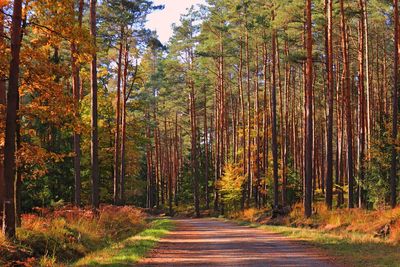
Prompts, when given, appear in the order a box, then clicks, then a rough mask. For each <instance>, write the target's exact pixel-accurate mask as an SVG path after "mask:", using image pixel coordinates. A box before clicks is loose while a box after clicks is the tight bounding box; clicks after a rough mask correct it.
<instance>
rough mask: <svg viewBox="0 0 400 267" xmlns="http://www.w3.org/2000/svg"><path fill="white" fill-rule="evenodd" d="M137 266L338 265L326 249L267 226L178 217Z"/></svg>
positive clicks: (320, 266)
mask: <svg viewBox="0 0 400 267" xmlns="http://www.w3.org/2000/svg"><path fill="white" fill-rule="evenodd" d="M175 222H176V229H175V230H173V231H172V232H171V233H170V234H168V235H167V236H166V237H165V238H162V239H161V241H160V243H159V245H158V246H157V247H156V248H155V249H153V251H151V252H150V254H149V255H148V257H147V258H145V259H143V260H141V261H140V262H139V263H138V266H190V265H195V266H318V267H323V266H338V265H337V264H334V259H333V258H331V257H329V256H327V254H325V253H324V252H323V251H321V250H319V249H317V248H315V247H313V246H310V245H307V244H303V243H300V242H297V241H295V240H293V239H291V238H288V237H285V236H284V235H281V234H276V233H274V232H272V231H265V229H263V230H261V229H257V228H251V227H246V226H239V225H237V224H235V223H230V222H224V221H221V220H218V219H179V220H175Z"/></svg>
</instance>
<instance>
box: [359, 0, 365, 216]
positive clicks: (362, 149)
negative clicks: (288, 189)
mask: <svg viewBox="0 0 400 267" xmlns="http://www.w3.org/2000/svg"><path fill="white" fill-rule="evenodd" d="M359 6H360V16H361V17H360V20H359V30H358V32H359V33H358V110H359V113H358V122H359V123H358V130H359V138H358V140H359V144H358V166H359V170H358V179H359V181H358V206H359V207H360V208H361V207H363V206H364V204H365V189H364V184H363V183H364V176H365V166H364V162H365V104H364V103H365V96H364V94H365V92H364V77H365V74H364V67H365V65H364V47H365V46H364V42H365V36H364V34H365V24H364V22H365V20H364V1H363V0H359Z"/></svg>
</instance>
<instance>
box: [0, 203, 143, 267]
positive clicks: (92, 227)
mask: <svg viewBox="0 0 400 267" xmlns="http://www.w3.org/2000/svg"><path fill="white" fill-rule="evenodd" d="M147 224H148V222H147V221H146V214H145V213H144V212H143V211H142V210H140V209H137V208H134V207H129V206H118V207H117V206H109V205H103V206H102V207H101V208H100V209H99V212H98V214H97V215H96V214H94V213H93V212H92V210H91V209H90V208H88V209H78V208H75V207H71V206H65V207H61V208H57V209H55V210H51V209H39V210H37V211H36V213H31V214H24V215H23V216H22V227H20V228H18V229H17V241H15V242H8V241H6V240H5V239H4V237H3V236H2V235H1V234H0V265H1V266H14V265H18V266H20V265H22V266H65V265H67V266H69V265H70V264H71V263H73V262H76V261H77V260H79V259H80V258H82V257H84V256H86V255H88V254H90V253H92V252H94V251H98V250H101V249H104V248H105V247H108V246H109V245H111V244H114V243H116V242H120V241H122V240H125V239H126V238H128V237H131V236H133V235H135V234H137V233H139V232H141V231H143V230H144V229H146V228H147V226H148V225H147Z"/></svg>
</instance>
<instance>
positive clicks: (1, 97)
mask: <svg viewBox="0 0 400 267" xmlns="http://www.w3.org/2000/svg"><path fill="white" fill-rule="evenodd" d="M3 35H4V15H3V8H0V45H1V46H2V47H3V45H4V38H3ZM5 119H6V81H5V77H0V121H1V122H2V124H1V131H3V132H4V130H5V125H4V122H5ZM3 142H4V140H1V141H0V143H2V144H3ZM3 155H4V146H3V145H1V146H0V156H1V157H3ZM3 166H4V165H3V160H0V228H1V227H2V226H3V216H2V215H3V205H4V197H5V181H4V167H3Z"/></svg>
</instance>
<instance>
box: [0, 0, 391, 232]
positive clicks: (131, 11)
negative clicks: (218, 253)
mask: <svg viewBox="0 0 400 267" xmlns="http://www.w3.org/2000/svg"><path fill="white" fill-rule="evenodd" d="M88 2H89V9H88V10H87V11H86V10H85V1H83V0H79V1H72V0H65V1H60V3H59V5H57V6H55V5H53V4H49V3H48V1H47V2H46V1H31V2H29V3H26V4H25V2H24V1H17V0H15V1H13V2H10V3H7V4H4V5H2V6H1V11H2V12H1V13H0V55H1V56H0V66H1V68H0V117H1V118H4V119H2V120H1V121H0V128H1V129H2V130H3V131H2V132H3V133H5V136H3V134H0V139H1V141H0V153H1V154H2V157H1V158H2V164H0V172H1V174H0V204H1V207H2V209H1V212H2V214H3V216H2V219H3V225H4V227H3V231H4V232H5V233H6V234H7V236H9V237H13V236H15V224H16V223H15V221H17V222H18V218H19V214H20V213H21V212H25V211H29V209H31V208H32V207H33V206H48V205H55V206H57V205H61V204H62V203H63V202H74V204H75V205H77V206H81V205H87V204H92V205H93V208H94V209H97V208H98V207H99V205H100V202H112V203H114V204H118V205H119V204H125V203H128V204H135V205H143V206H146V207H148V208H153V207H155V206H156V207H158V208H167V209H168V211H169V213H170V214H173V213H174V209H175V206H178V205H187V206H189V207H192V208H193V214H194V215H196V216H200V215H201V211H202V209H207V210H208V209H210V207H211V208H214V209H215V211H217V212H220V213H223V212H225V211H226V210H236V209H244V208H245V207H252V206H253V207H257V208H261V207H272V208H273V209H274V211H275V212H280V210H281V209H282V208H283V207H284V206H289V205H292V204H293V203H296V202H299V201H303V202H304V203H303V204H304V213H305V216H307V217H309V216H311V214H312V210H313V209H312V204H313V202H314V201H316V200H318V201H319V200H321V201H322V199H324V200H325V203H326V205H327V207H328V208H329V209H332V208H333V207H334V206H336V207H348V208H353V207H356V206H358V207H359V208H380V207H383V206H386V205H388V204H390V206H392V207H395V206H396V205H397V196H398V182H397V180H398V173H399V170H398V162H399V159H398V149H399V140H398V139H399V136H398V128H399V124H398V119H399V118H398V112H399V111H398V104H399V103H398V102H399V92H398V83H399V81H398V67H399V66H398V60H399V58H398V56H399V55H398V51H397V50H398V47H399V42H398V38H399V36H398V31H399V29H398V27H399V26H398V23H399V22H398V1H397V0H394V1H393V3H386V2H382V1H381V2H379V3H378V4H377V3H375V4H370V3H369V2H368V1H364V0H359V1H345V0H339V1H332V0H324V1H311V0H307V1H300V0H293V1H280V0H274V1H267V2H265V1H260V0H246V1H242V0H231V1H224V0H209V1H208V5H207V6H200V7H193V8H191V9H189V10H188V13H187V14H186V15H184V16H182V18H181V20H180V22H179V23H178V24H176V25H174V33H173V36H172V37H171V39H170V41H169V43H168V45H167V47H165V46H164V45H163V44H161V43H160V42H159V41H158V40H157V35H156V33H154V32H151V31H149V30H147V29H145V21H146V16H147V15H148V14H150V13H151V12H153V11H155V10H158V9H161V8H162V7H161V6H155V5H154V4H153V2H152V1H147V0H140V1H115V0H104V1H101V2H100V1H99V2H98V1H96V0H91V1H88ZM368 4H369V5H368ZM25 7H29V12H23V10H22V9H23V8H25ZM13 13H14V14H13ZM61 14H62V16H61ZM23 15H24V17H22V16H23ZM88 19H89V23H84V22H85V21H87V20H88ZM393 36H394V37H393ZM20 66H21V67H20ZM6 100H7V101H6ZM3 140H4V142H3ZM3 143H4V145H3ZM100 174H101V175H100ZM32 178H35V179H32ZM357 198H358V201H357ZM3 207H4V209H3ZM20 207H21V208H20Z"/></svg>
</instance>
